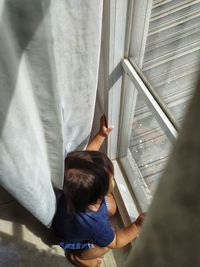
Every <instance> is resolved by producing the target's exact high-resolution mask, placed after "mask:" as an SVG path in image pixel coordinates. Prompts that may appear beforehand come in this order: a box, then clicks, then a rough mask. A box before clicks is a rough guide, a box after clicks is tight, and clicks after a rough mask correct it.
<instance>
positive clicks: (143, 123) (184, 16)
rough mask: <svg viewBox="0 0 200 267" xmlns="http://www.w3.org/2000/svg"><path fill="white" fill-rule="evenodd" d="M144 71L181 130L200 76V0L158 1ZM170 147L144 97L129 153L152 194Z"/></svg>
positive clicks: (140, 103) (151, 19) (151, 25)
mask: <svg viewBox="0 0 200 267" xmlns="http://www.w3.org/2000/svg"><path fill="white" fill-rule="evenodd" d="M142 70H143V72H144V74H145V76H146V77H147V78H148V80H149V82H150V83H151V84H152V86H153V87H154V88H155V90H156V91H157V92H158V94H159V95H160V97H161V99H162V100H163V101H164V102H165V104H166V105H167V106H168V108H169V109H170V111H171V112H172V114H173V116H174V117H175V118H176V120H177V121H178V123H179V124H181V122H182V120H183V118H184V114H185V111H186V110H187V107H188V103H189V100H190V98H191V96H192V93H193V90H194V88H195V87H196V84H197V81H198V78H199V74H200V0H198V1H197V0H196V1H195V0H193V1H190V0H154V2H153V7H152V11H151V18H150V24H149V30H148V36H147V43H146V49H145V54H144V61H143V67H142ZM170 147H171V145H170V142H169V140H168V139H167V137H166V136H165V135H164V133H163V131H162V130H161V129H160V127H159V125H158V123H157V122H156V121H155V119H154V118H153V116H152V114H151V112H150V110H149V108H148V107H147V105H146V104H145V103H144V101H143V99H142V98H141V97H140V96H139V97H138V100H137V105H136V112H135V118H134V125H133V131H132V137H131V140H130V147H129V148H130V151H131V153H132V155H133V157H134V159H135V160H136V162H137V165H138V167H139V169H140V171H141V173H142V175H143V177H144V179H145V180H146V182H147V184H148V185H149V188H150V190H151V191H152V192H153V191H154V190H155V188H156V185H157V183H158V181H159V178H160V176H161V173H162V170H163V168H164V165H165V164H166V162H167V159H168V154H169V151H170Z"/></svg>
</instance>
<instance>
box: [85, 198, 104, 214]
mask: <svg viewBox="0 0 200 267" xmlns="http://www.w3.org/2000/svg"><path fill="white" fill-rule="evenodd" d="M101 203H102V199H99V200H97V202H96V203H95V204H91V205H89V206H88V209H89V210H91V211H98V209H99V208H100V206H101Z"/></svg>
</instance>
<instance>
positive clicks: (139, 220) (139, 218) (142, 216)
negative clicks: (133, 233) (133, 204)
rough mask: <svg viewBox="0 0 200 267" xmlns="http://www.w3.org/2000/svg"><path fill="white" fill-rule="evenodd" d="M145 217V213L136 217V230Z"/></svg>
mask: <svg viewBox="0 0 200 267" xmlns="http://www.w3.org/2000/svg"><path fill="white" fill-rule="evenodd" d="M145 216H146V212H143V213H141V214H140V215H139V216H138V217H137V219H136V221H135V224H136V226H137V228H138V229H140V228H141V226H142V223H143V221H144V218H145Z"/></svg>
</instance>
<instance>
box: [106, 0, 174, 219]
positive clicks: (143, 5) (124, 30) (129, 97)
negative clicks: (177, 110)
mask: <svg viewBox="0 0 200 267" xmlns="http://www.w3.org/2000/svg"><path fill="white" fill-rule="evenodd" d="M152 2H153V0H134V1H132V0H123V1H122V0H109V1H107V0H104V17H103V21H104V23H105V25H106V27H105V28H103V32H102V34H103V35H102V38H103V39H104V44H103V53H104V66H105V70H104V76H105V77H104V78H105V82H104V86H105V89H104V110H105V111H106V113H107V118H108V123H109V125H114V130H113V132H112V134H111V135H110V136H109V138H108V143H107V154H108V156H109V157H110V158H111V159H112V160H113V163H114V167H115V179H116V184H117V187H116V192H115V197H116V199H117V204H118V207H119V211H120V213H121V215H122V219H123V221H124V223H125V224H128V223H129V222H130V221H132V220H134V219H135V218H136V217H137V216H138V213H139V212H140V211H141V210H143V211H145V210H147V208H148V206H149V204H150V202H151V198H152V196H151V193H150V191H149V189H148V187H147V185H146V184H145V182H144V180H143V178H142V175H141V173H140V171H139V169H138V168H137V164H136V163H135V161H134V159H133V158H132V156H131V154H130V151H129V149H128V143H129V138H130V134H131V132H130V129H131V127H130V124H131V122H132V120H133V116H134V109H135V104H136V100H137V91H138V92H139V93H141V94H142V95H143V97H144V98H145V100H146V101H147V103H148V106H149V108H150V110H151V111H152V113H153V115H154V116H155V117H156V119H157V120H158V122H159V123H160V125H161V128H162V129H163V130H164V131H165V133H166V134H167V136H168V137H169V139H170V141H172V142H173V141H174V140H175V139H176V136H177V129H176V126H175V124H174V122H173V120H171V118H170V116H167V115H166V113H165V112H163V106H164V105H163V106H162V105H161V104H162V103H161V104H160V102H159V101H158V99H156V97H155V95H153V94H152V90H151V91H150V90H149V88H147V86H146V84H145V82H144V77H142V78H143V79H141V75H139V70H138V69H137V66H140V65H141V64H142V60H143V54H144V49H145V44H146V36H147V32H148V24H149V18H150V11H149V10H150V8H151V5H152ZM138 10H139V12H138ZM136 11H137V12H136ZM135 12H136V13H137V16H136V15H135V16H134V13H135ZM141 18H142V19H141ZM132 24H134V25H135V27H134V28H132ZM131 31H132V33H131ZM133 34H136V35H137V38H135V40H132V43H133V42H135V43H134V50H133V51H131V53H132V55H133V54H135V55H139V57H138V58H137V60H136V61H137V62H136V64H135V66H133V62H130V61H129V59H128V58H126V57H128V55H129V51H130V47H129V44H130V40H131V37H132V36H133ZM134 58H135V57H134ZM126 75H128V76H129V78H130V80H131V81H132V82H133V85H132V86H126V83H127V79H126ZM136 89H137V90H136ZM154 93H155V92H154ZM164 108H165V107H164ZM133 176H134V179H132V180H131V179H130V177H133ZM127 178H128V179H127ZM127 180H129V181H132V183H131V186H132V187H130V182H127ZM133 191H134V192H133ZM134 196H135V197H136V198H134ZM136 199H137V200H136Z"/></svg>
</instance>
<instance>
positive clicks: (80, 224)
mask: <svg viewBox="0 0 200 267" xmlns="http://www.w3.org/2000/svg"><path fill="white" fill-rule="evenodd" d="M52 228H53V230H54V232H55V234H56V235H57V236H58V237H59V238H60V239H61V241H62V242H61V243H60V245H61V246H62V247H63V248H64V249H85V248H90V247H92V245H93V244H95V245H97V246H100V247H106V246H107V245H108V244H110V243H111V242H112V241H113V239H114V236H115V233H114V231H113V229H112V227H111V225H110V222H109V217H108V211H107V206H106V202H105V198H104V199H103V201H102V204H101V206H100V208H99V209H98V211H86V212H79V213H76V214H75V215H74V216H73V217H71V216H70V215H69V214H68V213H67V211H66V200H65V196H64V194H62V196H61V197H60V199H59V200H58V203H57V210H56V214H55V216H54V219H53V223H52Z"/></svg>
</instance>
